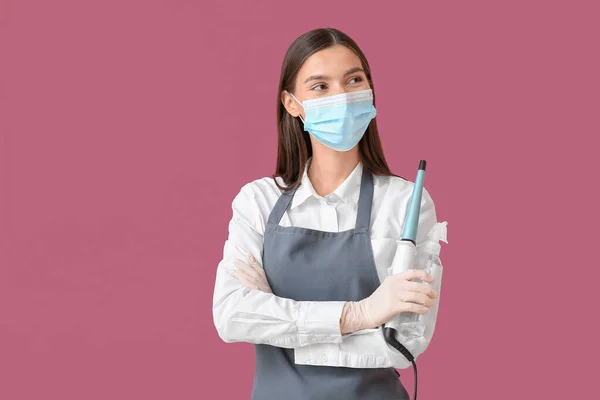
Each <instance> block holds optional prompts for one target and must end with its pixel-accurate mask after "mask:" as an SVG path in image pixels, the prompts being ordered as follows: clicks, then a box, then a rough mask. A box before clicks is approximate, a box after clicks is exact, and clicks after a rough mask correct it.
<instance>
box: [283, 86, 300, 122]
mask: <svg viewBox="0 0 600 400" xmlns="http://www.w3.org/2000/svg"><path fill="white" fill-rule="evenodd" d="M281 103H282V104H283V106H284V107H285V109H286V110H287V112H288V113H289V114H290V115H291V116H292V117H294V118H295V117H297V116H298V115H302V117H304V112H303V110H302V106H301V105H300V104H298V102H297V101H296V100H294V98H293V97H292V96H291V95H290V94H289V93H288V92H287V90H284V91H282V92H281Z"/></svg>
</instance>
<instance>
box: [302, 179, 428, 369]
mask: <svg viewBox="0 0 600 400" xmlns="http://www.w3.org/2000/svg"><path fill="white" fill-rule="evenodd" d="M436 222H437V216H436V212H435V206H434V203H433V200H432V198H431V196H430V195H429V192H427V190H426V189H425V188H423V196H422V199H421V210H420V213H419V226H418V230H417V240H416V245H417V249H416V250H417V252H419V251H422V250H423V243H424V242H425V239H426V238H427V233H428V232H429V230H430V229H431V227H432V226H433V225H435V223H436ZM386 270H387V268H386ZM438 300H439V298H438V299H436V301H435V305H434V306H433V307H431V308H430V310H429V312H428V313H427V314H425V315H426V318H425V331H424V334H423V336H422V337H419V338H410V339H406V338H403V337H400V336H399V337H398V341H399V342H400V343H402V344H403V345H404V346H405V347H406V348H407V349H408V350H409V351H410V353H411V354H412V355H413V357H414V358H415V361H416V360H417V358H418V356H419V355H421V354H422V353H423V352H425V350H426V349H427V347H428V346H429V343H430V342H431V339H432V337H433V332H434V330H435V323H436V320H437V310H438ZM342 338H343V340H342V343H339V344H337V345H335V346H333V345H325V344H322V345H321V344H316V345H311V346H308V347H304V348H300V349H296V350H295V362H296V364H308V365H322V364H326V365H328V366H337V367H353V368H385V367H394V368H399V369H404V368H408V367H411V366H412V363H411V362H410V361H408V359H407V358H406V357H404V356H403V355H402V353H400V352H399V351H398V350H396V349H395V348H393V347H391V346H390V345H388V344H387V342H386V341H385V338H384V337H383V330H382V328H381V327H378V328H375V329H364V330H360V331H356V332H352V333H350V334H348V335H344V336H343V337H342Z"/></svg>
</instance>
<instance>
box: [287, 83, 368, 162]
mask: <svg viewBox="0 0 600 400" xmlns="http://www.w3.org/2000/svg"><path fill="white" fill-rule="evenodd" d="M290 95H291V96H292V97H293V98H294V100H296V101H297V102H298V103H299V104H300V105H301V106H302V107H303V108H304V113H305V114H306V119H303V118H302V116H300V119H301V120H302V122H304V130H305V131H307V132H309V133H310V134H311V135H313V137H314V138H315V139H317V140H318V141H319V142H321V143H323V144H324V145H325V146H327V147H329V148H331V149H333V150H337V151H348V150H350V149H352V148H353V147H354V146H356V145H357V144H358V142H360V139H362V137H363V135H364V134H365V132H366V130H367V127H368V126H369V123H371V120H372V119H373V118H375V115H376V114H377V113H376V111H375V107H374V106H373V90H371V89H367V90H360V91H357V92H349V93H342V94H337V95H334V96H328V97H322V98H319V99H311V100H305V101H304V102H303V103H300V101H298V99H297V98H296V97H295V96H294V95H293V94H291V93H290Z"/></svg>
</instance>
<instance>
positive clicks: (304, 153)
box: [272, 28, 405, 191]
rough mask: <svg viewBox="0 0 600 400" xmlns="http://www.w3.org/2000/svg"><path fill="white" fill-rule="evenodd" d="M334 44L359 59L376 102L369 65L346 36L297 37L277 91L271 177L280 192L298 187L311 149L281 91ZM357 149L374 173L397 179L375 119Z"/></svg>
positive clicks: (323, 32) (328, 32) (324, 31)
mask: <svg viewBox="0 0 600 400" xmlns="http://www.w3.org/2000/svg"><path fill="white" fill-rule="evenodd" d="M336 44H340V45H344V46H346V47H348V48H349V49H350V50H352V51H354V53H356V55H357V56H358V57H359V58H360V61H361V63H362V67H363V69H364V71H365V75H366V76H367V80H368V81H369V85H370V86H371V88H372V89H373V103H375V89H374V88H373V81H372V80H371V68H370V67H369V62H368V61H367V59H366V57H365V55H364V54H363V52H362V51H361V50H360V48H359V47H358V45H357V44H356V43H355V42H354V40H352V39H351V38H350V37H349V36H348V35H346V34H345V33H343V32H341V31H339V30H337V29H333V28H319V29H314V30H312V31H309V32H307V33H305V34H303V35H302V36H299V37H298V38H296V40H294V42H293V43H292V44H291V45H290V47H289V48H288V50H287V52H286V53H285V57H284V59H283V65H282V67H281V76H280V78H279V90H278V91H277V133H278V140H277V167H276V169H275V174H273V175H272V178H273V179H274V180H275V184H276V185H277V187H278V188H279V189H281V190H283V191H286V190H293V189H295V188H296V187H297V186H298V185H300V180H301V178H302V174H303V173H304V168H305V166H306V162H307V161H308V158H309V157H311V156H312V146H311V143H310V137H309V134H308V132H306V131H304V126H303V124H302V122H301V121H300V119H299V118H294V117H292V116H291V115H290V114H289V113H288V112H287V110H286V109H285V107H284V106H283V103H282V102H281V93H282V92H283V91H284V90H286V91H288V92H290V93H292V94H293V93H294V82H295V81H296V75H297V74H298V71H299V70H300V67H302V64H304V61H306V59H307V58H308V57H310V56H311V55H312V54H314V53H316V52H317V51H320V50H323V49H326V48H328V47H331V46H334V45H336ZM358 146H359V153H360V160H361V162H362V163H363V166H364V167H366V168H368V169H369V170H371V172H372V173H373V174H375V175H390V176H398V175H395V174H393V173H392V172H391V171H390V169H389V167H388V165H387V162H386V161H385V157H384V155H383V148H382V147H381V140H380V139H379V131H378V130H377V121H376V119H375V118H374V119H372V120H371V123H370V124H369V127H368V128H367V131H366V132H365V134H364V136H363V137H362V139H361V140H360V142H359V143H358ZM277 176H280V177H281V178H282V179H283V181H284V182H285V184H286V185H288V186H287V187H282V186H280V185H279V183H278V182H277V180H276V179H275V178H276V177H277ZM399 177H400V176H399ZM400 178H402V177H400ZM402 179H405V178H402Z"/></svg>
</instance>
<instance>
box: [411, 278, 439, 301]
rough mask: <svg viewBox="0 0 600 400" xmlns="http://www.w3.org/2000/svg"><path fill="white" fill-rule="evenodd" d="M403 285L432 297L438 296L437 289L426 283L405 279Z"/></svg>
mask: <svg viewBox="0 0 600 400" xmlns="http://www.w3.org/2000/svg"><path fill="white" fill-rule="evenodd" d="M403 286H404V288H405V289H406V290H410V291H412V292H419V293H423V294H426V295H427V296H429V297H431V298H432V299H435V298H437V297H439V293H438V291H437V290H435V289H434V288H432V287H431V286H429V285H428V284H426V283H422V282H411V281H406V282H405V283H404V285H403Z"/></svg>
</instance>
